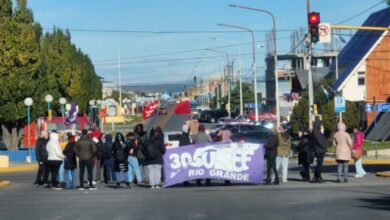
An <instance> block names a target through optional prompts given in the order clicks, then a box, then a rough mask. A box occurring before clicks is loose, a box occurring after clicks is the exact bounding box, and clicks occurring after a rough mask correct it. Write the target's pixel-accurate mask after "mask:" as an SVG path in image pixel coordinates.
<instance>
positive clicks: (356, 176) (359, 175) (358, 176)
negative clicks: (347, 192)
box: [355, 174, 364, 178]
mask: <svg viewBox="0 0 390 220" xmlns="http://www.w3.org/2000/svg"><path fill="white" fill-rule="evenodd" d="M363 176H364V175H362V174H356V175H355V178H362V177H363Z"/></svg>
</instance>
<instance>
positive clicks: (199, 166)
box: [164, 143, 264, 187]
mask: <svg viewBox="0 0 390 220" xmlns="http://www.w3.org/2000/svg"><path fill="white" fill-rule="evenodd" d="M263 163H264V154H263V145H262V144H251V143H209V144H207V145H188V146H184V147H180V148H173V149H168V150H167V151H166V153H165V155H164V171H165V175H166V176H165V184H164V187H168V186H172V185H175V184H179V183H182V182H184V181H189V180H196V179H204V178H210V179H220V180H231V181H233V182H240V183H252V184H261V183H262V180H263Z"/></svg>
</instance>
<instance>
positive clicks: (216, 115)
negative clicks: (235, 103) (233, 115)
mask: <svg viewBox="0 0 390 220" xmlns="http://www.w3.org/2000/svg"><path fill="white" fill-rule="evenodd" d="M226 116H228V112H227V111H226V110H221V109H217V110H204V111H202V112H201V113H200V116H199V118H198V121H199V122H206V123H215V122H217V121H218V119H220V118H223V117H226Z"/></svg>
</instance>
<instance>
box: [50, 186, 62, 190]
mask: <svg viewBox="0 0 390 220" xmlns="http://www.w3.org/2000/svg"><path fill="white" fill-rule="evenodd" d="M52 189H54V190H62V189H63V188H62V187H61V186H54V187H53V188H52Z"/></svg>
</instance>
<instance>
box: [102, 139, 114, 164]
mask: <svg viewBox="0 0 390 220" xmlns="http://www.w3.org/2000/svg"><path fill="white" fill-rule="evenodd" d="M101 157H102V164H103V165H105V166H113V165H114V156H113V154H112V136H111V135H107V136H106V142H105V143H103V149H102V154H101Z"/></svg>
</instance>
